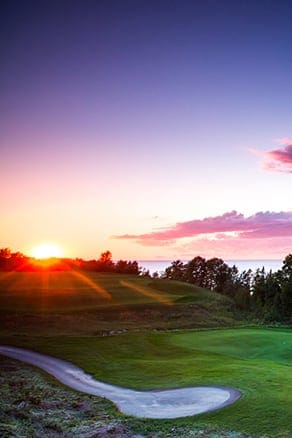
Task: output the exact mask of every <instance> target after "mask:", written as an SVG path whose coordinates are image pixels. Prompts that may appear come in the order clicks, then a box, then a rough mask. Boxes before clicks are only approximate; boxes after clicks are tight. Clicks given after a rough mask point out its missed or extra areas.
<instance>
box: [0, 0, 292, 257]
mask: <svg viewBox="0 0 292 438" xmlns="http://www.w3.org/2000/svg"><path fill="white" fill-rule="evenodd" d="M291 20H292V4H291V2H290V1H281V0H280V1H278V2H275V1H268V0H266V1H265V0H262V1H257V0H253V1H248V0H247V1H226V0H222V1H220V2H218V1H215V0H214V1H211V0H201V1H196V0H193V1H188V0H167V1H166V0H122V1H121V0H119V1H114V0H99V1H96V0H79V1H77V0H71V1H63V0H59V1H54V0H50V1H48V0H42V1H39V0H38V1H30V0H26V1H25V2H19V1H16V0H10V1H9V2H2V3H1V11H0V36H1V38H0V47H1V49H0V50H1V69H0V115H1V117H0V187H1V190H0V213H1V214H0V247H9V248H11V249H12V250H15V251H18V250H19V251H21V252H24V253H25V254H28V253H29V252H30V251H31V250H32V248H33V247H35V246H36V245H39V244H41V243H44V242H49V243H50V242H54V243H56V244H58V245H60V247H61V248H62V249H63V251H64V255H66V256H68V257H82V258H97V257H98V256H99V254H100V253H101V252H103V251H105V250H110V251H111V252H112V254H113V258H114V259H119V258H122V259H132V260H133V259H136V260H143V259H157V260H160V259H171V260H174V259H178V258H180V259H183V260H187V259H191V258H193V257H195V256H197V255H201V256H204V257H221V258H223V259H269V258H270V259H283V258H284V257H285V256H286V255H287V254H288V253H291V252H292V197H291V179H292V125H291V114H292V99H291V95H292V81H291V77H292V52H291V47H292V27H291Z"/></svg>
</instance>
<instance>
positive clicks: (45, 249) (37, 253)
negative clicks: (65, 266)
mask: <svg viewBox="0 0 292 438" xmlns="http://www.w3.org/2000/svg"><path fill="white" fill-rule="evenodd" d="M30 255H31V256H32V257H34V258H36V259H48V258H51V257H62V256H63V251H62V249H61V248H60V247H59V246H58V245H56V244H53V243H43V244H41V245H38V246H35V247H34V248H33V249H32V250H31V252H30Z"/></svg>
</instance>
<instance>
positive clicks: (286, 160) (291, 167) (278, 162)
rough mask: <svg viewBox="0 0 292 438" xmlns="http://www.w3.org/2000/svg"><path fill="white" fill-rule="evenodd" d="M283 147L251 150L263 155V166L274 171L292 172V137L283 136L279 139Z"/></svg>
mask: <svg viewBox="0 0 292 438" xmlns="http://www.w3.org/2000/svg"><path fill="white" fill-rule="evenodd" d="M277 141H278V142H279V143H280V144H281V146H282V147H281V148H279V149H274V150H272V151H265V152H262V151H258V150H254V149H252V150H251V151H252V152H253V153H255V154H257V155H261V156H262V157H263V168H264V169H266V170H269V171H272V172H281V173H292V139H291V138H287V137H285V138H281V139H279V140H277Z"/></svg>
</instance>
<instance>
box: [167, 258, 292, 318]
mask: <svg viewBox="0 0 292 438" xmlns="http://www.w3.org/2000/svg"><path fill="white" fill-rule="evenodd" d="M160 277H161V278H167V279H170V280H178V281H184V282H187V283H191V284H195V285H197V286H200V287H203V288H207V289H211V290H214V291H215V292H218V293H221V294H223V295H226V296H229V297H230V298H232V299H233V300H234V303H235V305H236V306H237V308H239V309H240V310H241V311H243V312H246V313H247V314H250V315H251V316H252V317H256V318H259V319H261V320H264V321H266V322H276V321H278V322H287V323H289V322H292V254H289V255H287V256H286V257H285V259H284V261H283V266H282V268H281V269H279V270H278V271H276V272H272V271H269V272H266V271H265V269H264V267H263V268H262V269H257V270H256V271H255V272H254V273H253V271H252V270H251V269H249V270H246V271H243V272H239V271H238V268H237V267H236V266H228V265H227V263H225V262H224V260H222V259H220V258H211V259H209V260H206V259H205V258H203V257H200V256H197V257H195V258H193V259H192V260H190V261H189V262H187V263H183V262H182V261H181V260H175V261H173V262H172V263H171V265H170V266H168V267H167V268H166V269H165V271H164V272H163V273H161V275H160Z"/></svg>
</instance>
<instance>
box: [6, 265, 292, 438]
mask: <svg viewBox="0 0 292 438" xmlns="http://www.w3.org/2000/svg"><path fill="white" fill-rule="evenodd" d="M236 316H237V315H236V313H235V310H234V306H233V302H232V301H231V300H230V299H229V298H226V297H224V296H222V295H220V294H216V293H214V292H211V291H208V290H206V289H202V288H199V287H196V286H193V285H188V284H185V283H180V282H176V281H167V280H151V279H147V278H138V277H134V276H124V275H118V274H97V273H84V272H78V271H75V272H73V271H72V272H42V273H40V272H34V273H20V272H19V273H17V272H15V273H0V344H7V345H15V346H22V347H26V348H30V349H34V350H36V351H40V352H43V353H47V354H51V355H54V356H56V357H60V358H64V359H67V360H69V361H72V362H73V363H75V364H76V365H78V366H80V367H81V368H83V369H84V370H86V371H87V372H89V373H91V374H93V375H94V376H95V377H96V378H97V379H99V380H103V381H106V382H109V383H113V384H117V385H120V386H125V387H130V388H138V389H154V388H156V389H160V388H172V387H180V386H192V385H202V384H203V385H214V384H215V385H224V386H225V385H226V386H233V387H235V388H237V389H239V390H241V391H242V392H243V397H242V399H241V400H239V401H238V402H237V403H235V404H234V405H232V406H229V407H226V408H224V409H222V410H219V411H217V412H212V413H209V414H202V415H199V416H194V417H187V418H183V419H176V420H146V419H145V420H143V419H136V418H131V417H126V416H124V415H122V414H120V413H119V412H118V411H117V410H116V409H115V408H114V407H113V405H112V404H111V403H109V402H107V401H104V400H101V399H99V398H94V399H89V398H88V396H85V395H83V394H77V393H75V392H74V391H70V390H68V389H66V390H65V389H64V387H62V385H60V384H58V383H56V382H55V381H54V380H53V379H52V378H50V377H48V376H47V375H46V374H44V373H42V372H40V371H36V370H34V369H33V368H31V367H28V366H25V365H23V364H20V363H18V362H15V361H10V362H9V360H8V362H9V363H10V365H9V364H8V366H7V359H5V358H0V380H1V385H0V391H1V396H0V424H2V425H3V424H4V427H5V428H6V429H3V428H2V429H0V435H1V436H5V437H6V436H7V437H8V436H24V437H25V436H35V437H44V436H46V437H48V436H54V437H57V436H62V437H64V436H65V437H67V436H68V437H74V436H76V437H79V436H84V437H85V436H88V437H89V436H92V435H90V434H91V433H95V431H96V433H97V434H98V433H99V434H101V435H100V436H107V435H106V434H107V432H105V429H103V428H104V427H112V425H113V427H114V428H116V429H115V430H116V432H113V433H112V436H120V437H125V438H128V437H130V436H132V434H133V433H136V434H140V435H141V434H142V435H143V436H149V437H153V436H157V437H159V438H160V437H180V438H183V437H202V438H205V437H212V438H213V437H214V438H217V437H229V438H230V437H232V438H233V437H243V436H245V437H246V436H252V437H256V438H258V437H260V438H263V437H269V438H276V437H277V438H288V437H289V438H291V436H292V430H291V424H292V415H291V406H292V393H291V387H292V371H291V361H292V336H291V329H290V330H289V329H286V330H285V329H263V328H262V329H259V328H258V329H253V328H235V329H234V328H233V329H230V328H226V326H227V327H228V326H236V325H237V326H240V324H242V322H243V323H244V321H237V320H236ZM210 327H211V328H212V327H213V328H214V329H213V330H210V329H207V328H210ZM191 328H200V329H204V330H181V329H191ZM215 328H220V330H215ZM165 329H167V331H165ZM173 329H176V330H173ZM178 329H180V330H178ZM117 333H123V334H122V335H120V334H117ZM105 334H106V335H109V334H111V335H113V334H114V335H115V336H105V337H103V336H101V335H105ZM9 367H10V368H9ZM11 367H12V368H11ZM11 369H13V370H14V371H13V372H10V370H11ZM35 379H37V382H38V383H36V380H35ZM38 379H40V380H38ZM46 385H48V386H46ZM44 388H45V389H44ZM11 389H12V391H11ZM63 391H66V396H65V395H64V393H63ZM32 392H33V395H32ZM34 394H36V395H34ZM31 396H32V399H31ZM34 397H35V399H34ZM50 397H51V398H50ZM76 397H78V400H79V401H78V402H76ZM47 398H48V399H50V400H54V398H55V401H56V403H57V405H58V406H59V407H58V409H56V410H55V408H53V407H52V406H51V405H49V408H48V409H47V408H43V407H42V406H41V405H40V404H38V401H37V400H41V399H47ZM1 400H2V401H1ZM35 400H36V401H35ZM66 400H67V401H68V403H67V401H66ZM74 400H75V401H74ZM80 400H84V401H85V403H87V404H89V405H90V406H93V407H92V409H93V411H94V409H95V408H94V406H96V413H95V414H93V411H91V408H90V409H89V411H88V412H87V413H88V415H89V416H87V414H86V413H85V412H83V410H82V409H81V411H82V412H81V413H80V415H79V414H78V415H77V416H76V417H75V419H74V418H72V406H74V403H75V402H76V403H81V402H80ZM71 402H72V404H70V403H71ZM82 403H83V402H82ZM95 403H96V405H95ZM22 406H23V407H24V408H23V409H22ZM51 408H52V409H51ZM73 410H74V409H73ZM62 412H63V414H64V415H63V417H64V418H63V417H62ZM36 418H38V420H36ZM66 419H68V421H67V420H66ZM38 421H39V424H40V426H39V428H38V426H37V425H36V423H37V422H38ZM54 421H55V423H54ZM51 423H52V424H51ZM53 423H54V424H55V425H54V424H53ZM50 424H51V426H52V428H53V429H50V427H51V426H50ZM79 426H80V427H81V428H82V427H84V428H85V429H84V433H83V432H82V433H81V432H80V431H81V429H78V427H79ZM1 427H2V426H1ZM95 427H97V428H99V427H100V428H102V429H98V430H97V429H95ZM54 428H55V430H54ZM76 428H77V429H76ZM123 428H124V429H123ZM78 430H79V432H78ZM82 430H83V429H82ZM100 430H103V431H104V432H100ZM74 431H75V432H74ZM9 433H10V435H9ZM82 434H83V435H82ZM246 434H247V435H246ZM97 436H98V435H97Z"/></svg>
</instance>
